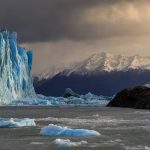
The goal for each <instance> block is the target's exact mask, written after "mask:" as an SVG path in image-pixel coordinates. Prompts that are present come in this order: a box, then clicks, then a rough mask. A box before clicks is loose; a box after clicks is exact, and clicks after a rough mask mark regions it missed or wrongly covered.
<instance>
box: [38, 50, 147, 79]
mask: <svg viewBox="0 0 150 150" xmlns="http://www.w3.org/2000/svg"><path fill="white" fill-rule="evenodd" d="M128 70H150V57H142V56H139V55H135V56H124V55H113V54H111V53H105V52H102V53H97V54H93V55H92V56H90V57H89V58H87V59H86V60H84V61H82V62H80V63H78V64H75V65H72V66H65V67H64V68H53V69H51V70H49V71H45V72H44V73H42V74H40V75H38V77H39V79H48V78H52V77H54V76H55V75H57V74H59V73H62V74H64V75H66V76H69V75H70V74H72V73H76V74H81V75H84V74H91V73H99V72H112V71H128Z"/></svg>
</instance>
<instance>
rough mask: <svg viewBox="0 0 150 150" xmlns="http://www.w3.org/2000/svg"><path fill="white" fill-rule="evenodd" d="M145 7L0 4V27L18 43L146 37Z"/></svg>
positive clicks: (101, 2) (70, 0)
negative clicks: (10, 32) (15, 37)
mask: <svg viewBox="0 0 150 150" xmlns="http://www.w3.org/2000/svg"><path fill="white" fill-rule="evenodd" d="M148 4H150V2H149V0H0V26H1V27H7V28H8V29H9V30H11V31H13V30H15V31H17V32H18V33H19V35H20V36H21V37H20V42H37V41H56V40H62V39H69V40H94V39H101V38H107V37H112V36H126V35H129V34H130V35H141V34H142V35H143V34H146V35H147V34H148V35H149V34H150V29H148V27H149V26H150V6H149V5H148ZM144 26H145V27H144ZM147 29H148V30H147Z"/></svg>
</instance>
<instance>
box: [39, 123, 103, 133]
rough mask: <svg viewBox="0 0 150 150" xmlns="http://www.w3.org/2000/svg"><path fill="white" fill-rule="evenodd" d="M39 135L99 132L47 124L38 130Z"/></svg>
mask: <svg viewBox="0 0 150 150" xmlns="http://www.w3.org/2000/svg"><path fill="white" fill-rule="evenodd" d="M40 135H46V136H100V133H99V132H97V131H94V130H88V129H71V128H68V127H62V126H57V125H54V124H49V125H48V126H46V127H43V128H42V129H41V131H40Z"/></svg>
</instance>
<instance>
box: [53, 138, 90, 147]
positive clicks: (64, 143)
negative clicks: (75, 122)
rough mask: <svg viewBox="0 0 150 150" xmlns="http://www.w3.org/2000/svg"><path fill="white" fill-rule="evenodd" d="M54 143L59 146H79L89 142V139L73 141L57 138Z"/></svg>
mask: <svg viewBox="0 0 150 150" xmlns="http://www.w3.org/2000/svg"><path fill="white" fill-rule="evenodd" d="M54 144H56V145H57V146H58V147H78V146H84V145H87V144H88V142H87V141H80V142H72V141H70V140H69V139H56V140H55V141H54Z"/></svg>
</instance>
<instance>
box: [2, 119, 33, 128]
mask: <svg viewBox="0 0 150 150" xmlns="http://www.w3.org/2000/svg"><path fill="white" fill-rule="evenodd" d="M25 126H36V123H35V121H34V119H29V118H25V119H13V118H11V119H4V118H1V119H0V128H19V127H25Z"/></svg>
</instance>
